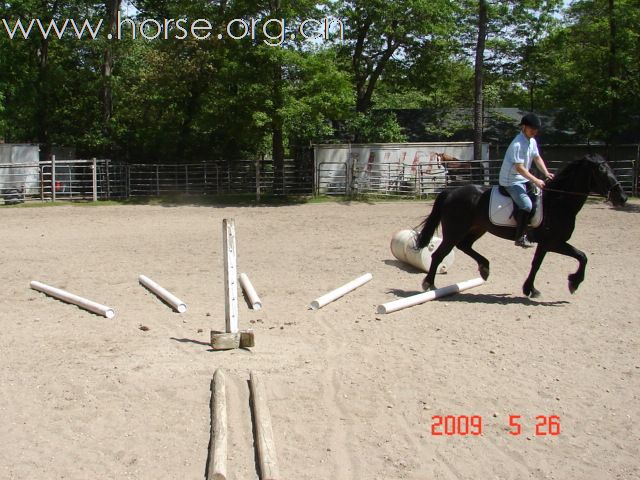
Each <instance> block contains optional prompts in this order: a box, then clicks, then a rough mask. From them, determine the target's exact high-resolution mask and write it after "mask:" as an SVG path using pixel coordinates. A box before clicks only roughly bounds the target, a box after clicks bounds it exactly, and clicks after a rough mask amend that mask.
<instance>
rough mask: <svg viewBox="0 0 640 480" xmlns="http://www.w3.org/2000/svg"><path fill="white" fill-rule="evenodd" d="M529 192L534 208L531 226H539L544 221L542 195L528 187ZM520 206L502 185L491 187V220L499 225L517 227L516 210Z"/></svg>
mask: <svg viewBox="0 0 640 480" xmlns="http://www.w3.org/2000/svg"><path fill="white" fill-rule="evenodd" d="M527 194H528V195H529V198H531V203H532V204H533V209H532V210H531V215H530V216H529V226H530V227H532V228H537V227H539V226H540V224H541V223H542V195H540V194H537V193H536V192H535V191H534V190H533V189H529V188H527ZM517 210H518V208H517V207H516V205H515V204H514V203H513V200H512V199H511V195H509V194H508V193H507V191H506V190H505V189H504V187H502V186H498V185H496V186H494V187H492V188H491V199H490V201H489V220H490V221H491V223H493V224H494V225H498V226H499V227H515V226H516V215H515V214H516V211H517Z"/></svg>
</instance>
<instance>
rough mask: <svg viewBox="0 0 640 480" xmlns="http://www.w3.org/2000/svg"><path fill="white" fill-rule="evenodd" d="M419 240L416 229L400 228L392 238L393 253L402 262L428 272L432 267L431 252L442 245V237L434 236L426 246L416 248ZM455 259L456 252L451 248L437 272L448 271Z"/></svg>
mask: <svg viewBox="0 0 640 480" xmlns="http://www.w3.org/2000/svg"><path fill="white" fill-rule="evenodd" d="M417 240H418V233H417V232H416V231H415V230H400V231H399V232H396V233H395V234H394V236H393V237H392V238H391V253H392V254H393V256H394V257H395V258H397V259H398V260H400V261H401V262H403V263H408V264H409V265H411V266H413V267H415V268H417V269H418V270H422V271H423V272H428V271H429V268H430V267H431V254H432V253H433V252H434V251H435V250H436V248H438V247H439V246H440V244H441V243H442V239H441V238H440V237H436V236H433V237H432V238H431V241H430V242H429V244H428V245H427V246H426V247H424V248H416V242H417ZM454 260H455V253H454V251H453V250H451V252H449V254H448V255H447V256H446V257H444V258H443V259H442V262H440V265H439V266H438V272H437V273H446V272H447V271H448V270H449V268H450V267H451V265H453V261H454Z"/></svg>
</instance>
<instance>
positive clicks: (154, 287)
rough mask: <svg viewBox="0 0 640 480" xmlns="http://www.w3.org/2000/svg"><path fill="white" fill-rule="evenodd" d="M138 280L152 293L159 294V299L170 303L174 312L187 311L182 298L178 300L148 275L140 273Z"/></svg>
mask: <svg viewBox="0 0 640 480" xmlns="http://www.w3.org/2000/svg"><path fill="white" fill-rule="evenodd" d="M138 280H139V281H140V283H141V284H142V285H144V286H145V287H147V288H148V289H149V290H151V291H152V292H153V293H155V294H156V295H157V296H159V297H160V298H161V299H163V300H164V301H165V302H167V303H168V304H169V305H171V306H172V307H173V309H174V310H175V311H176V312H178V313H184V312H186V311H187V304H186V303H184V302H183V301H182V300H180V299H179V298H178V297H176V296H175V295H174V294H172V293H171V292H169V291H168V290H166V289H164V288H162V287H161V286H160V285H158V284H157V283H156V282H154V281H153V280H151V279H150V278H149V277H146V276H144V275H140V276H139V277H138Z"/></svg>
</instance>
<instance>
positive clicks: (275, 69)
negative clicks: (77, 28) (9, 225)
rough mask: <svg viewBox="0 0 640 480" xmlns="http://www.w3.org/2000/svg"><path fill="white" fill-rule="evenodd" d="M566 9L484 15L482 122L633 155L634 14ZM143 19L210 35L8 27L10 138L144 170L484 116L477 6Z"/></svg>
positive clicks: (551, 6) (639, 84) (24, 2)
mask: <svg viewBox="0 0 640 480" xmlns="http://www.w3.org/2000/svg"><path fill="white" fill-rule="evenodd" d="M563 3H564V2H562V1H561V0H509V1H506V2H504V1H502V2H499V1H497V0H492V1H488V7H489V12H488V13H489V25H488V26H489V31H488V38H487V55H486V64H485V65H486V68H485V72H484V73H485V82H484V105H485V108H489V107H519V108H522V109H526V110H537V111H552V112H555V113H556V118H557V126H558V127H559V128H562V129H565V130H571V131H574V132H576V134H578V135H582V136H587V137H589V138H598V139H605V140H610V141H612V140H615V139H616V138H622V135H623V134H624V135H626V137H624V138H626V139H628V140H631V141H633V140H635V141H637V140H638V134H637V132H636V131H635V130H634V129H633V128H632V126H633V125H634V122H635V123H637V119H638V113H637V112H638V111H640V100H639V98H640V97H638V95H637V92H638V91H640V70H639V69H640V62H638V59H639V58H640V34H639V33H638V28H637V26H638V25H640V4H638V1H637V0H616V1H615V2H613V5H614V9H613V11H611V10H610V2H609V1H605V0H590V1H586V0H579V1H574V2H572V3H571V5H570V7H569V8H568V10H566V11H564V10H562V5H563ZM108 4H110V2H103V3H94V2H89V1H87V0H81V1H70V0H58V1H52V0H46V1H43V0H18V1H14V2H3V3H0V18H4V19H6V20H7V21H9V22H13V21H15V20H16V19H18V18H20V19H22V20H23V21H26V22H28V21H29V20H30V19H32V18H40V19H41V20H43V21H44V22H48V21H50V20H52V19H54V20H58V21H62V20H63V19H65V18H74V19H76V20H80V21H82V20H83V19H85V18H86V19H87V20H89V21H90V22H92V24H94V25H95V24H97V22H98V21H100V20H102V21H103V22H104V21H106V18H107V6H108ZM134 5H135V6H136V8H137V9H138V11H139V13H138V17H139V18H138V21H140V20H142V19H160V20H161V19H164V18H174V19H175V18H182V17H185V18H188V19H196V18H204V19H208V20H209V21H210V22H211V24H212V26H213V31H212V35H211V37H210V38H209V39H207V40H196V39H194V38H192V37H189V38H186V39H183V40H179V39H175V38H170V39H166V40H165V39H164V38H158V39H155V40H145V39H144V38H140V37H138V38H137V39H135V40H133V39H131V38H129V37H126V36H125V38H123V39H121V40H118V41H115V42H114V41H109V40H107V38H106V34H107V33H108V32H107V31H106V30H105V29H103V30H102V32H101V35H100V37H99V38H98V39H96V40H89V39H86V38H85V39H84V40H79V39H77V38H74V37H73V36H65V37H64V38H62V39H57V38H49V39H48V40H44V39H42V38H41V37H39V36H38V35H32V36H31V38H29V39H28V40H25V39H17V38H16V39H13V40H11V39H10V38H9V36H8V35H7V33H6V29H5V28H4V26H3V25H0V137H2V138H4V140H5V141H6V142H40V143H41V144H42V145H43V146H44V147H45V151H46V149H47V148H49V147H51V146H52V145H55V144H60V145H67V146H74V147H76V150H77V151H78V154H79V155H81V156H86V157H89V156H111V157H112V158H117V159H125V160H128V161H131V162H143V161H144V162H146V161H198V160H205V159H206V160H212V159H229V160H233V159H237V158H259V157H261V156H263V155H265V156H270V155H276V154H282V153H284V155H287V156H290V155H293V154H294V153H295V151H297V150H298V149H300V148H303V147H306V146H309V145H310V144H312V143H319V142H328V141H336V139H337V138H338V136H340V138H342V139H344V138H349V139H351V140H356V141H372V142H390V141H402V140H404V139H405V138H406V135H405V134H404V132H403V131H402V129H401V127H400V126H399V124H398V121H397V119H396V117H395V115H394V114H393V113H392V112H393V111H394V110H402V109H427V110H429V111H435V112H436V113H435V120H433V121H431V122H430V123H428V124H425V125H424V126H423V127H424V132H425V134H430V135H438V136H439V137H441V138H443V139H444V138H450V137H451V136H453V135H455V134H456V133H457V132H460V131H465V130H466V131H469V130H470V126H471V121H472V120H471V117H470V115H469V114H466V113H460V112H461V111H462V110H466V111H469V110H470V108H471V107H472V105H473V101H474V99H473V85H474V73H473V55H472V53H473V47H474V44H475V41H476V38H475V37H474V35H476V34H477V25H476V23H477V6H478V5H477V2H476V1H475V0H465V1H462V2H458V3H456V2H448V1H446V0H430V1H427V0H386V1H382V0H373V1H367V2H365V1H360V0H340V1H331V2H312V1H310V0H302V1H298V2H278V1H275V0H271V1H267V0H260V1H258V2H249V1H248V0H227V1H224V2H194V1H191V0H136V1H135V2H134ZM329 14H334V15H337V16H338V17H339V18H340V20H341V21H342V26H343V28H344V41H343V42H339V41H336V40H333V41H316V42H304V41H302V39H301V38H300V36H299V35H298V37H296V39H294V40H291V39H290V38H289V37H287V41H286V42H285V43H283V44H282V45H281V46H269V45H267V44H265V42H264V41H263V40H264V39H265V38H264V32H263V31H262V30H261V28H262V25H263V24H264V22H265V21H266V20H268V19H270V18H284V19H286V21H287V23H288V24H289V25H291V26H294V25H296V24H299V23H300V22H301V21H303V20H304V19H316V20H318V21H321V20H322V18H323V17H324V16H325V15H329ZM233 19H243V20H245V21H247V22H250V21H252V20H253V21H255V22H257V23H256V26H257V30H256V34H257V35H256V37H255V38H249V37H245V38H243V39H238V40H234V39H230V38H228V37H227V36H226V26H227V24H228V22H230V21H231V20H233ZM612 26H613V27H614V28H613V30H612ZM269 32H270V33H271V34H275V33H277V25H275V24H274V25H272V28H271V30H270V31H269ZM217 33H223V34H225V38H223V39H222V40H219V39H218V38H217ZM288 33H291V32H288ZM107 53H109V54H110V55H111V57H112V60H113V70H112V73H111V75H110V76H108V77H107V76H106V75H105V73H104V66H105V58H106V57H105V56H106V55H107ZM107 87H109V89H110V91H111V95H112V98H113V105H112V110H113V112H112V115H109V116H105V111H108V110H109V109H108V108H107V101H106V100H105V91H106V90H107ZM282 148H283V149H284V152H281V150H282Z"/></svg>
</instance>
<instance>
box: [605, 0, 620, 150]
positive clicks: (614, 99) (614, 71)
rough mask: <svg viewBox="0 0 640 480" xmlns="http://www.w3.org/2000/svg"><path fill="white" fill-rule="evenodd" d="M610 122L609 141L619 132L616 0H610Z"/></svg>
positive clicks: (613, 139)
mask: <svg viewBox="0 0 640 480" xmlns="http://www.w3.org/2000/svg"><path fill="white" fill-rule="evenodd" d="M608 14H609V95H610V97H609V98H610V100H609V124H608V129H609V131H608V132H607V137H608V138H607V140H608V142H609V143H612V142H615V141H616V136H617V135H616V134H617V132H618V130H619V129H618V110H619V107H620V103H619V101H618V60H617V55H618V53H617V36H618V33H617V23H616V17H615V15H616V12H615V2H614V0H609V12H608Z"/></svg>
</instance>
